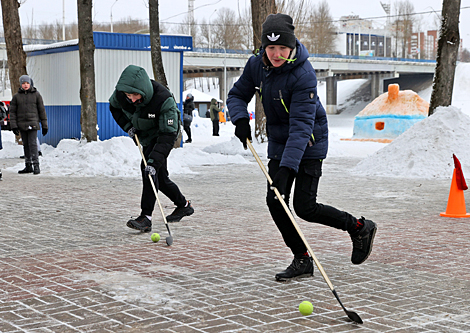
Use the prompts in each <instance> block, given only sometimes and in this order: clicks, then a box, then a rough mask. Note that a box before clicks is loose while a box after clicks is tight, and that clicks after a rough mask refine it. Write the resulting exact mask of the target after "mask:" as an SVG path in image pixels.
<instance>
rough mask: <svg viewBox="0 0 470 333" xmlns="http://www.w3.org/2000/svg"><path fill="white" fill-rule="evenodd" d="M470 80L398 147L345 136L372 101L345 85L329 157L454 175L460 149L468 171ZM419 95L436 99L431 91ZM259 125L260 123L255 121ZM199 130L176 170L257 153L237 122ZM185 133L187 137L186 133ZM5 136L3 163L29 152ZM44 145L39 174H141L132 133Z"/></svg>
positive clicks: (375, 170)
mask: <svg viewBox="0 0 470 333" xmlns="http://www.w3.org/2000/svg"><path fill="white" fill-rule="evenodd" d="M469 77H470V64H463V63H461V64H459V65H458V67H457V70H456V79H455V83H454V95H453V106H455V107H448V108H440V109H439V111H438V112H436V113H435V114H434V115H433V116H432V117H429V118H427V119H425V120H423V121H422V122H419V123H417V124H416V125H414V126H413V127H412V128H410V129H409V130H408V131H406V132H405V133H403V134H402V135H401V136H400V137H398V138H397V139H395V140H394V141H393V142H392V143H390V144H384V143H376V142H361V141H343V140H340V139H341V138H351V137H352V131H353V125H354V116H355V115H356V114H357V113H358V112H359V111H361V110H362V108H363V107H364V106H365V105H366V103H364V102H361V101H359V102H358V101H356V102H354V101H350V100H348V98H349V97H350V96H351V94H353V93H354V91H355V90H356V89H357V88H358V87H359V86H361V85H362V84H364V82H365V81H364V80H347V81H341V82H338V97H339V99H338V104H342V105H343V107H346V110H345V111H343V112H342V113H341V114H339V115H329V116H328V120H329V129H330V134H329V135H330V146H329V152H328V156H329V157H355V158H359V159H361V161H360V163H359V164H358V165H357V166H356V167H355V168H354V170H353V172H354V173H355V174H359V175H367V176H388V177H413V178H451V177H452V169H453V163H452V154H453V153H455V154H456V155H457V157H458V158H459V159H460V161H461V162H462V166H463V170H464V173H465V174H470V151H469V149H470V142H469V140H470V136H468V135H467V134H466V133H468V131H469V128H470V118H469V115H470V107H469V106H467V105H470V103H469V102H470V97H469V94H468V91H470V79H469ZM324 89H325V87H324V85H322V84H321V85H319V88H318V94H319V96H320V99H321V100H322V101H325V98H324V94H325V91H324ZM212 93H213V92H211V94H212ZM418 93H419V95H420V96H421V97H423V98H424V99H425V100H427V101H429V99H430V91H429V93H428V92H427V91H423V92H418ZM214 96H216V94H214ZM322 96H323V97H322ZM216 97H217V96H216ZM458 108H461V109H458ZM251 124H252V128H254V121H252V123H251ZM192 132H193V143H191V144H184V147H183V148H178V149H173V150H172V152H171V154H170V158H169V160H168V168H169V170H170V173H171V174H178V173H195V172H196V171H195V170H194V167H197V166H202V165H216V164H246V163H251V162H250V160H252V158H251V153H250V151H249V150H244V149H243V147H242V144H241V143H240V142H239V140H238V139H237V138H236V137H235V136H234V126H233V124H232V123H230V122H227V123H226V124H221V125H220V136H219V137H213V136H212V123H211V121H210V119H207V118H200V117H194V120H193V123H192ZM183 138H184V139H186V134H184V136H183ZM2 139H3V148H4V149H3V150H0V163H1V161H2V160H4V159H17V158H18V157H19V156H20V155H23V149H22V147H21V146H18V145H17V144H15V142H14V136H13V134H12V133H11V132H10V131H2ZM254 146H255V149H256V150H257V151H258V154H259V155H260V156H261V157H262V158H266V148H267V145H266V143H263V144H258V143H256V142H254ZM41 149H42V152H43V157H41V158H40V162H41V174H40V175H38V177H40V176H42V175H52V176H76V177H92V176H109V177H140V171H139V165H140V153H139V150H138V148H137V147H136V146H135V145H134V143H133V141H132V140H131V139H130V138H128V137H116V138H112V139H110V140H105V141H98V142H91V143H83V142H80V141H77V140H62V141H61V142H60V143H59V145H58V146H57V147H56V148H54V147H52V146H49V145H47V144H42V145H41ZM248 157H250V158H248ZM0 165H1V164H0ZM10 165H11V164H10ZM23 167H24V164H23V163H22V162H20V163H18V164H16V165H14V166H13V167H9V168H5V170H8V171H13V172H16V171H17V170H20V169H22V168H23Z"/></svg>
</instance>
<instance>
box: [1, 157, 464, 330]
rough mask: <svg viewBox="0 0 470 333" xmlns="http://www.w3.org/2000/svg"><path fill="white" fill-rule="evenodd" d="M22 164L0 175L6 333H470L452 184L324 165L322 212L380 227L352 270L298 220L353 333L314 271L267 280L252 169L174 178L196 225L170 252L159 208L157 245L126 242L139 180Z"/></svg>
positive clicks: (346, 249)
mask: <svg viewBox="0 0 470 333" xmlns="http://www.w3.org/2000/svg"><path fill="white" fill-rule="evenodd" d="M20 161H21V160H19V159H17V160H16V159H15V160H12V159H9V160H5V159H4V160H1V161H0V164H1V167H2V170H3V173H4V181H2V182H0V189H1V197H0V207H1V209H2V214H1V217H2V218H1V223H0V332H207V333H212V332H352V331H353V332H412V333H413V332H470V260H469V259H470V255H469V253H468V252H469V251H468V248H469V240H470V219H450V218H443V217H440V216H439V213H440V212H441V211H444V210H445V207H446V204H447V198H448V193H449V186H450V181H449V180H417V179H412V180H405V179H396V178H367V177H357V176H353V175H351V174H350V173H349V172H348V171H349V169H350V168H351V167H352V166H354V165H355V164H356V163H357V162H358V160H357V159H351V158H331V159H327V161H326V162H325V165H324V170H323V175H324V176H323V177H322V180H321V182H320V189H319V198H318V200H319V201H320V202H322V203H325V204H331V205H334V206H336V207H338V208H341V209H344V210H347V211H349V212H350V213H352V214H353V215H356V216H358V217H359V216H360V215H364V216H365V217H366V218H370V219H372V220H374V221H375V222H377V224H378V227H379V229H378V233H377V237H376V241H375V246H374V251H373V252H372V254H371V256H370V258H369V259H368V260H367V261H366V262H365V263H364V264H362V265H359V266H355V265H352V264H351V263H350V252H351V241H350V239H349V237H348V236H347V234H346V233H345V232H342V231H338V230H333V229H331V228H327V227H324V226H320V225H316V224H310V223H307V222H305V221H302V220H298V223H299V225H300V227H301V228H302V230H303V232H304V234H305V236H306V237H307V239H308V241H309V243H310V245H311V246H312V248H313V250H314V251H315V254H316V255H317V257H318V258H319V260H320V262H321V263H322V265H323V267H324V268H325V271H326V272H327V274H328V276H329V278H330V279H331V281H332V282H333V284H334V285H335V288H336V291H337V293H338V295H339V297H340V299H341V301H342V302H343V304H344V305H345V306H346V308H348V309H349V310H352V311H355V312H357V313H358V314H359V315H360V316H361V318H362V319H363V320H364V324H363V325H357V324H354V323H352V322H351V321H349V320H348V318H347V316H346V315H345V313H344V312H343V310H342V309H341V307H340V306H339V304H338V302H337V300H336V299H335V297H334V295H333V294H332V293H331V291H330V289H329V288H328V285H327V284H326V283H325V281H324V280H323V278H322V277H321V275H320V273H319V272H318V271H317V270H316V271H315V276H314V277H313V278H309V279H300V280H296V281H291V282H289V283H278V282H276V281H275V280H274V275H275V274H276V273H277V272H278V271H280V270H282V269H284V268H285V267H286V266H287V265H288V264H289V263H290V261H291V259H292V257H291V255H290V253H289V251H288V249H287V248H286V247H285V246H284V245H283V242H282V241H281V238H280V235H279V232H278V231H277V229H276V228H275V226H274V224H273V222H272V220H271V218H270V216H269V213H268V210H267V208H266V205H265V193H264V192H265V179H264V176H263V174H262V173H261V171H260V170H259V167H258V166H257V164H256V163H254V160H253V163H252V164H251V165H224V166H204V167H198V168H194V169H193V170H195V171H197V172H198V174H191V175H175V176H173V177H172V178H173V179H174V180H175V182H176V183H177V184H178V185H179V186H180V188H181V189H182V191H183V193H184V194H185V195H186V196H187V198H188V199H191V200H192V203H193V206H194V208H195V210H196V212H195V214H194V215H193V216H191V217H189V218H185V219H183V221H182V222H180V223H173V224H170V228H171V230H172V233H173V236H174V244H173V246H171V247H168V246H166V244H165V241H164V239H165V237H166V236H167V233H166V228H165V227H164V225H163V222H162V220H161V218H160V215H159V212H158V207H157V210H156V212H155V214H154V230H153V231H154V232H159V233H160V234H161V235H162V240H161V241H160V242H158V243H153V242H152V241H151V240H150V234H140V233H138V232H135V231H134V230H131V229H129V228H127V227H126V226H125V222H126V221H127V220H128V219H129V218H130V217H131V216H136V215H137V214H138V213H139V202H140V191H141V186H140V180H139V179H128V178H125V179H123V178H108V177H87V178H74V177H48V176H47V175H45V174H41V175H38V176H33V175H18V174H16V173H14V172H9V171H5V170H4V167H5V166H11V165H16V163H19V162H20ZM161 200H162V203H163V205H164V209H165V211H166V213H169V212H171V210H172V209H173V207H172V205H171V203H170V202H169V201H168V200H167V199H166V197H164V196H161ZM468 205H469V201H468V199H467V206H468ZM304 300H308V301H310V302H312V304H313V306H314V312H313V314H312V315H310V316H302V315H301V314H300V313H299V312H298V310H297V307H298V304H299V303H300V302H301V301H304Z"/></svg>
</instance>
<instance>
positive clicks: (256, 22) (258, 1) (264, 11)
mask: <svg viewBox="0 0 470 333" xmlns="http://www.w3.org/2000/svg"><path fill="white" fill-rule="evenodd" d="M276 11H277V9H276V2H275V0H251V19H252V22H253V45H254V48H255V53H257V49H259V48H260V47H261V33H262V30H263V22H264V21H265V20H266V17H267V16H268V15H269V14H275V13H276ZM255 138H256V139H257V140H258V142H260V143H262V142H265V141H266V139H267V137H266V115H265V114H264V110H263V104H262V103H261V100H260V98H259V95H258V94H256V106H255Z"/></svg>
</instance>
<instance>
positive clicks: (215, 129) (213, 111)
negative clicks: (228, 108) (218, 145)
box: [209, 98, 222, 136]
mask: <svg viewBox="0 0 470 333" xmlns="http://www.w3.org/2000/svg"><path fill="white" fill-rule="evenodd" d="M209 111H210V115H211V121H212V136H219V112H220V111H222V109H220V108H218V107H217V100H216V99H215V98H213V99H211V106H210V108H209Z"/></svg>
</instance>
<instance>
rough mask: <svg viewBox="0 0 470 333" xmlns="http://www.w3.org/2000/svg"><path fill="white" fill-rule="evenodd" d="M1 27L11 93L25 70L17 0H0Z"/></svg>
mask: <svg viewBox="0 0 470 333" xmlns="http://www.w3.org/2000/svg"><path fill="white" fill-rule="evenodd" d="M1 3H2V16H3V28H4V35H5V44H6V49H7V58H8V74H9V77H10V86H11V94H12V95H14V94H16V92H17V91H18V89H19V88H20V81H19V79H20V76H21V75H24V74H27V72H26V53H25V52H24V50H23V39H22V37H21V26H20V16H19V13H18V8H19V7H20V4H19V3H18V1H17V0H1Z"/></svg>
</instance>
